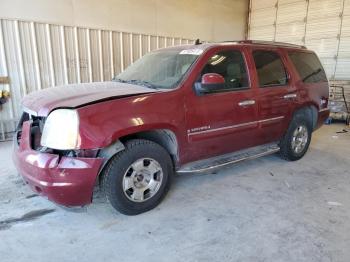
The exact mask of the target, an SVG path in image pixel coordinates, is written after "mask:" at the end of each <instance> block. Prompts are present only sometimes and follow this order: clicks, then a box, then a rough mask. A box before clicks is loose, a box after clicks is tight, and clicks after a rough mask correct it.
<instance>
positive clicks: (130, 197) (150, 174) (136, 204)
mask: <svg viewBox="0 0 350 262" xmlns="http://www.w3.org/2000/svg"><path fill="white" fill-rule="evenodd" d="M172 173H173V165H172V161H171V158H170V156H169V154H168V152H167V151H166V150H165V149H164V148H163V147H161V146H160V145H158V144H156V143H154V142H152V141H148V140H142V139H135V140H130V141H128V142H126V144H125V150H123V151H121V152H119V153H117V154H116V155H115V156H113V158H112V159H111V160H110V162H109V163H108V165H107V167H106V168H105V171H104V173H103V178H102V187H103V190H104V193H105V195H106V197H107V199H108V201H109V202H110V203H111V205H112V206H113V207H114V208H115V209H116V210H118V211H119V212H121V213H123V214H126V215H137V214H140V213H143V212H146V211H148V210H150V209H153V208H154V207H156V206H157V205H158V204H159V203H160V202H161V200H162V199H163V197H164V196H165V194H166V193H167V191H168V189H169V186H170V181H171V176H172Z"/></svg>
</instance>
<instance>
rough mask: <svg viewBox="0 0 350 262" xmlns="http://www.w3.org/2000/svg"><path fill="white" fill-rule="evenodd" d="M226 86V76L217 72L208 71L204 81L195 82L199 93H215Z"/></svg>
mask: <svg viewBox="0 0 350 262" xmlns="http://www.w3.org/2000/svg"><path fill="white" fill-rule="evenodd" d="M224 88H225V78H224V77H223V76H222V75H220V74H217V73H207V74H204V75H203V76H202V81H201V82H200V83H196V84H195V89H196V93H197V94H209V93H215V92H217V91H219V90H222V89H224Z"/></svg>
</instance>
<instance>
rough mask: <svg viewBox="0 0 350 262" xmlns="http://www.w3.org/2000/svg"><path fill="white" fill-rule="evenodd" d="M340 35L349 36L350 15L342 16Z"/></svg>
mask: <svg viewBox="0 0 350 262" xmlns="http://www.w3.org/2000/svg"><path fill="white" fill-rule="evenodd" d="M341 36H342V37H344V36H349V37H350V16H344V17H343V23H342V29H341Z"/></svg>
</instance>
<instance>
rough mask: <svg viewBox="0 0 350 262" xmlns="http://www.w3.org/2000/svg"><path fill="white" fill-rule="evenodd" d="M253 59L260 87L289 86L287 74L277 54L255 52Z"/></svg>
mask: <svg viewBox="0 0 350 262" xmlns="http://www.w3.org/2000/svg"><path fill="white" fill-rule="evenodd" d="M253 57H254V61H255V66H256V71H257V73H258V78H259V85H260V87H266V86H274V85H285V84H287V82H288V77H287V73H286V70H285V68H284V66H283V63H282V60H281V58H280V56H279V55H278V54H277V53H275V52H272V51H261V50H259V51H253Z"/></svg>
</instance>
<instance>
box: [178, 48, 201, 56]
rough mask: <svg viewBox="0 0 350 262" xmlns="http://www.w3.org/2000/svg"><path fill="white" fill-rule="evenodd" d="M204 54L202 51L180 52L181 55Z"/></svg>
mask: <svg viewBox="0 0 350 262" xmlns="http://www.w3.org/2000/svg"><path fill="white" fill-rule="evenodd" d="M202 53H203V50H202V49H185V50H182V51H181V52H180V55H200V54H202Z"/></svg>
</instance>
